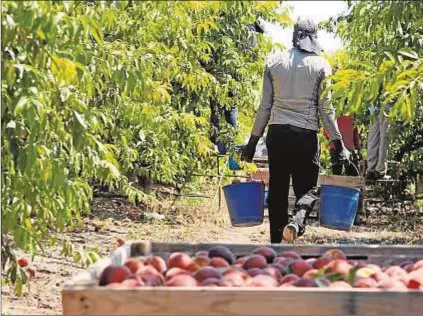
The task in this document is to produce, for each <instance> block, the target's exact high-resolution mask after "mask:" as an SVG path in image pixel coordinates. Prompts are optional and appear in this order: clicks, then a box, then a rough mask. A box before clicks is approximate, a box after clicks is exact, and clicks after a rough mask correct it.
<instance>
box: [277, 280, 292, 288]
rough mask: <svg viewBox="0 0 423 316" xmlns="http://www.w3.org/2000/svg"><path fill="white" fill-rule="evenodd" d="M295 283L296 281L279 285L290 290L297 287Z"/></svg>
mask: <svg viewBox="0 0 423 316" xmlns="http://www.w3.org/2000/svg"><path fill="white" fill-rule="evenodd" d="M294 283H295V281H291V282H286V283H284V284H281V285H279V287H280V288H282V289H285V290H289V288H292V287H295V286H294Z"/></svg>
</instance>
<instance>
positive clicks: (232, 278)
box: [223, 271, 252, 286]
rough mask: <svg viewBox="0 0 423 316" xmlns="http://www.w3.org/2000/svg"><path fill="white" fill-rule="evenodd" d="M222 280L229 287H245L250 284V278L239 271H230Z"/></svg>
mask: <svg viewBox="0 0 423 316" xmlns="http://www.w3.org/2000/svg"><path fill="white" fill-rule="evenodd" d="M223 280H225V281H227V282H229V283H230V284H231V286H246V285H248V284H250V283H251V280H252V277H251V276H249V275H248V274H246V273H244V272H240V271H232V272H231V273H227V274H225V275H224V276H223Z"/></svg>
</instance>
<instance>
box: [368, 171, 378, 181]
mask: <svg viewBox="0 0 423 316" xmlns="http://www.w3.org/2000/svg"><path fill="white" fill-rule="evenodd" d="M366 181H376V172H375V171H373V170H368V171H367V173H366Z"/></svg>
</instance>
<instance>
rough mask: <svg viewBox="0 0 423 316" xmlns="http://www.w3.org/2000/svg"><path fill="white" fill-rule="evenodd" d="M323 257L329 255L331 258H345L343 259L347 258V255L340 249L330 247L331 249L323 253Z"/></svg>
mask: <svg viewBox="0 0 423 316" xmlns="http://www.w3.org/2000/svg"><path fill="white" fill-rule="evenodd" d="M322 257H328V258H330V259H343V260H347V256H346V255H345V253H344V252H343V251H342V250H340V249H330V250H328V251H326V252H325V253H324V254H323V255H322Z"/></svg>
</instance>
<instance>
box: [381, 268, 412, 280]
mask: <svg viewBox="0 0 423 316" xmlns="http://www.w3.org/2000/svg"><path fill="white" fill-rule="evenodd" d="M385 273H386V274H387V275H388V276H390V277H391V278H393V279H396V280H400V281H402V282H404V284H408V280H409V276H408V273H407V271H405V270H404V269H403V268H401V267H399V266H392V267H389V268H388V269H386V271H385Z"/></svg>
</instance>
